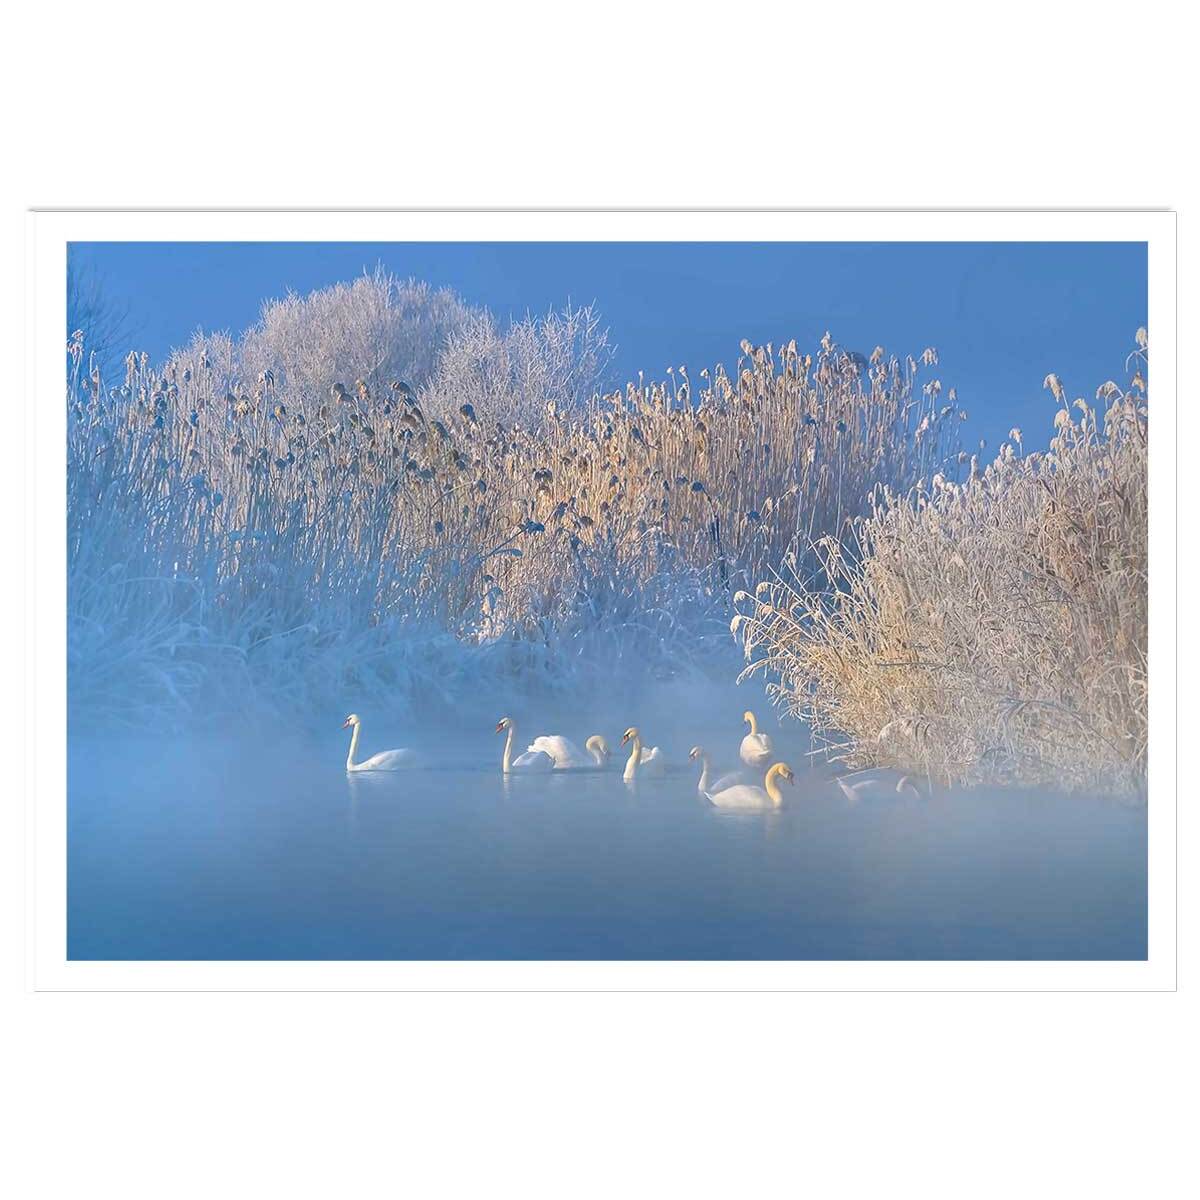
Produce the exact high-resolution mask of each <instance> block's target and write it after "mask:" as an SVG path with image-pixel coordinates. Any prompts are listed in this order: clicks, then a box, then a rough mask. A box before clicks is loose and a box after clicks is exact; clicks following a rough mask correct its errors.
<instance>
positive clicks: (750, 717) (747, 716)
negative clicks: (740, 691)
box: [742, 709, 754, 726]
mask: <svg viewBox="0 0 1200 1200" xmlns="http://www.w3.org/2000/svg"><path fill="white" fill-rule="evenodd" d="M742 720H743V721H745V722H746V724H747V725H750V726H753V724H754V714H753V713H752V712H751V711H750V710H749V709H746V711H745V712H744V713H742Z"/></svg>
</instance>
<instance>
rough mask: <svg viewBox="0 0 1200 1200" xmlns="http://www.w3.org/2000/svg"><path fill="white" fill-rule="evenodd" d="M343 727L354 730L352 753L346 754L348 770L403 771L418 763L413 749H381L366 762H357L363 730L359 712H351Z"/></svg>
mask: <svg viewBox="0 0 1200 1200" xmlns="http://www.w3.org/2000/svg"><path fill="white" fill-rule="evenodd" d="M342 728H343V729H347V728H351V729H353V730H354V732H353V733H352V734H351V735H350V753H349V754H347V755H346V770H347V771H402V770H404V769H405V768H406V767H414V766H416V765H417V763H418V757H417V755H416V754H415V753H414V752H413V751H412V750H381V751H380V752H379V753H378V754H373V755H371V757H370V758H368V759H367V760H366V761H365V762H360V763H356V762H355V761H354V755H355V753H356V752H357V751H358V735H359V733H360V731H361V730H362V721H361V720H360V719H359V716H358V713H351V714H350V715H349V716H348V717H347V718H346V719H345V720H344V721H343V722H342Z"/></svg>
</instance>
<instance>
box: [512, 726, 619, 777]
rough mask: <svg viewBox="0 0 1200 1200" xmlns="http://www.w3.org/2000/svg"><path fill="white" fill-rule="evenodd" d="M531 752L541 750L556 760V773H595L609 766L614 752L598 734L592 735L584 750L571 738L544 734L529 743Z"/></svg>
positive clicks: (556, 734) (555, 734)
mask: <svg viewBox="0 0 1200 1200" xmlns="http://www.w3.org/2000/svg"><path fill="white" fill-rule="evenodd" d="M529 749H530V751H531V752H532V751H535V750H540V751H542V753H543V754H548V755H550V757H551V758H552V759H554V769H555V770H556V771H595V770H600V769H603V768H604V767H606V766H607V765H608V760H609V757H610V756H611V754H612V751H611V750H609V748H608V743H607V742H606V741H605V740H604V738H603V737H601V736H600V734H598V733H594V734H592V736H591V737H590V738H588V740H587V742H586V743H585V744H584V749H583V750H580V748H579V747H578V746H577V745H575V743H574V742H573V741H571V739H570V738H565V737H563V736H562V735H561V734H558V733H543V734H542V735H541V736H540V737H535V738H534V739H533V741H532V742H530V743H529Z"/></svg>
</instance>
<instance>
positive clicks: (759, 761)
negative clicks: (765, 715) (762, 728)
mask: <svg viewBox="0 0 1200 1200" xmlns="http://www.w3.org/2000/svg"><path fill="white" fill-rule="evenodd" d="M742 720H743V721H745V722H746V723H747V724H748V725H749V726H750V732H749V733H748V734H746V736H745V737H744V738H742V750H741V756H742V762H744V763H745V764H746V766H748V767H762V768H765V767H766V765H767V763H769V762H770V761H771V756H772V755H773V754H774V753H775V745H774V743H773V742H772V741H771V739H770V737H769V736H768V735H767V734H765V733H759V732H758V718H757V717H755V715H754V714H753V713H752V712H751V711H750V710H749V709H747V710H746V711H745V712H744V713H742Z"/></svg>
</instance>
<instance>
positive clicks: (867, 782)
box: [836, 767, 921, 804]
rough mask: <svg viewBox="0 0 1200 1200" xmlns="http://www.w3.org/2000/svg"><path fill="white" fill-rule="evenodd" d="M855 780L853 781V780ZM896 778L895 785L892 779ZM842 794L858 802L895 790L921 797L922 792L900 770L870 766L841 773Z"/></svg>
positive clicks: (898, 792)
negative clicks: (861, 769)
mask: <svg viewBox="0 0 1200 1200" xmlns="http://www.w3.org/2000/svg"><path fill="white" fill-rule="evenodd" d="M852 780H853V781H854V782H851V781H852ZM893 780H895V787H893V786H892V781H893ZM836 782H837V785H838V787H840V788H841V789H842V794H843V795H844V796H845V797H846V799H847V800H849V801H850V803H851V804H857V803H858V802H859V801H860V800H862V799H863V798H864V797H868V796H880V795H887V794H888V793H891V792H893V791H894V792H895V793H896V794H897V795H900V796H915V797H916V798H917V799H918V800H919V799H921V792H920V790H919V789H918V788H917V785H916V784H915V783H913V781H912V780H911V779H909V777H908V776H907V775H901V774H900V773H899V772H898V771H888V770H881V769H879V768H876V767H868V768H867V769H866V770H863V771H851V772H850V774H849V775H841V776H838V777H837V779H836Z"/></svg>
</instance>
